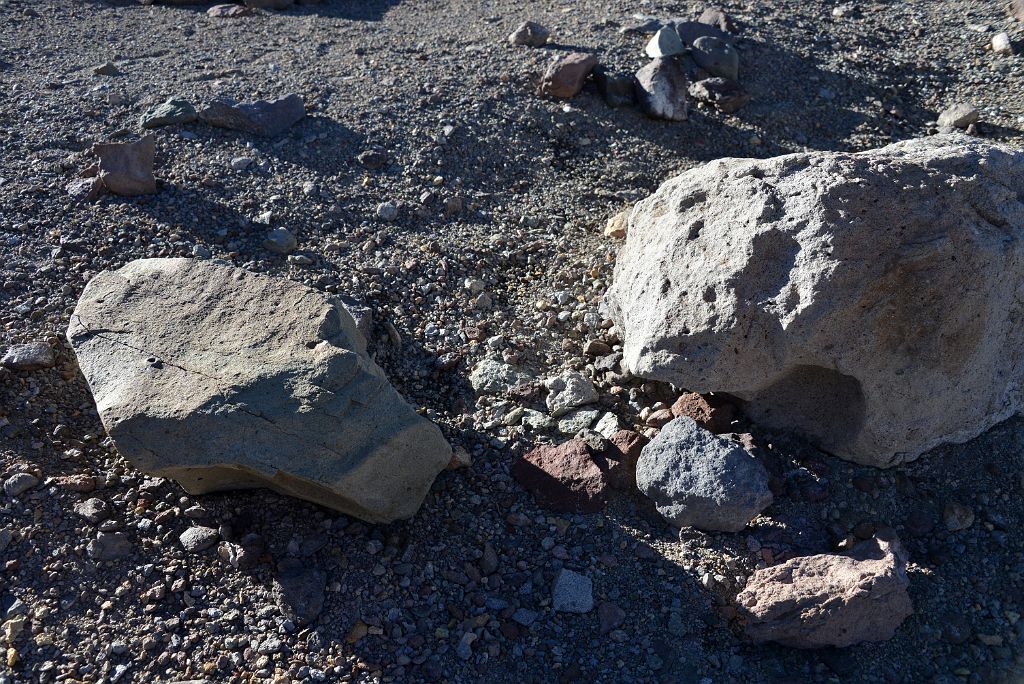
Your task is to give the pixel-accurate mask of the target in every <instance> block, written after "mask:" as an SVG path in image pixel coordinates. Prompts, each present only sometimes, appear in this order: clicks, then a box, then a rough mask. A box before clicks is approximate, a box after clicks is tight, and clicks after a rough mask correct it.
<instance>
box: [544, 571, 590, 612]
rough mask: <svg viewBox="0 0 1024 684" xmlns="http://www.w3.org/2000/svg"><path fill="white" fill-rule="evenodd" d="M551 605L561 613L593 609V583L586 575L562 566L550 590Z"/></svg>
mask: <svg viewBox="0 0 1024 684" xmlns="http://www.w3.org/2000/svg"><path fill="white" fill-rule="evenodd" d="M551 607H552V608H554V609H555V610H556V611H559V612H563V613H589V612H590V611H591V610H593V609H594V583H593V582H592V581H591V579H590V578H589V577H587V576H586V575H581V574H580V573H578V572H573V571H572V570H568V569H566V568H562V569H561V570H560V571H559V572H558V576H556V577H555V584H554V587H553V588H552V590H551Z"/></svg>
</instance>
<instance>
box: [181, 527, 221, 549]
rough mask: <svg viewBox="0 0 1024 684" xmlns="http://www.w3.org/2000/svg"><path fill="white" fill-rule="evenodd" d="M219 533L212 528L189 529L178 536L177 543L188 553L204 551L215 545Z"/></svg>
mask: <svg viewBox="0 0 1024 684" xmlns="http://www.w3.org/2000/svg"><path fill="white" fill-rule="evenodd" d="M219 537H220V533H218V532H217V530H215V529H213V528H212V527H202V526H199V525H197V526H195V527H190V528H188V529H187V530H185V531H184V532H182V533H181V534H180V535H179V536H178V541H180V542H181V545H182V547H184V549H185V550H186V551H188V552H189V553H199V552H200V551H205V550H206V549H208V548H210V547H211V546H213V545H214V544H216V543H217V539H218V538H219Z"/></svg>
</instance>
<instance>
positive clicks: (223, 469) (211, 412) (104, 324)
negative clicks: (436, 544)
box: [68, 259, 452, 522]
mask: <svg viewBox="0 0 1024 684" xmlns="http://www.w3.org/2000/svg"><path fill="white" fill-rule="evenodd" d="M68 339H69V340H70V341H71V344H72V346H73V347H74V349H75V353H76V354H77V356H78V362H79V365H80V367H81V369H82V372H83V373H84V374H85V377H86V379H87V380H88V382H89V386H90V388H91V389H92V392H93V397H94V398H95V400H96V406H97V409H98V410H99V414H100V419H101V420H102V421H103V425H104V426H105V427H106V430H107V433H108V434H109V435H110V437H111V438H112V439H113V441H114V444H115V446H116V447H117V448H118V450H119V451H120V452H121V453H122V454H123V455H124V456H125V457H126V458H128V459H129V460H131V461H132V462H133V463H134V464H135V466H136V467H138V468H139V469H140V470H143V471H145V472H147V473H151V474H154V475H159V476H161V477H168V478H172V479H174V480H177V481H178V482H179V483H180V484H181V485H182V486H183V487H184V488H185V489H186V490H187V491H189V492H191V493H193V494H203V493H206V492H213V491H220V490H226V489H240V488H251V487H268V488H270V489H273V490H276V491H278V492H281V493H284V494H290V495H292V496H297V497H300V498H303V499H307V500H309V501H314V502H316V503H319V504H321V505H324V506H327V507H329V508H333V509H336V510H339V511H342V512H344V513H348V514H350V515H354V516H356V517H358V518H362V519H364V520H367V521H370V522H389V521H392V520H395V519H398V518H408V517H410V516H411V515H413V514H414V513H415V512H416V510H417V509H418V508H419V505H420V502H421V501H422V500H423V497H424V496H425V495H426V492H427V490H428V489H429V487H430V484H431V483H432V482H433V480H434V477H435V476H436V475H437V473H438V472H440V471H441V470H442V469H443V468H444V467H445V466H446V465H447V464H448V462H449V461H450V460H451V456H452V449H451V447H450V446H449V445H448V443H447V442H446V441H445V439H444V437H443V436H442V434H441V431H440V430H439V429H438V428H437V426H436V425H434V424H433V423H431V422H430V421H428V420H426V419H424V418H422V417H420V416H419V415H418V414H417V413H416V412H415V411H414V410H413V408H412V407H411V406H409V405H408V404H407V403H406V402H405V401H404V400H403V399H402V397H401V396H400V395H399V394H398V393H397V392H396V391H395V389H394V388H393V387H392V386H391V384H390V383H389V382H388V381H387V379H386V378H385V377H384V373H383V371H382V370H381V369H380V368H379V367H378V366H377V365H376V364H374V363H373V362H372V361H371V360H370V359H369V358H368V357H367V355H366V342H365V340H364V339H363V337H362V335H361V334H359V332H358V331H357V330H356V325H355V322H354V321H353V320H352V317H351V316H350V315H349V314H348V312H347V311H346V310H345V308H344V307H343V306H342V305H341V304H340V303H339V302H337V301H336V300H334V299H332V298H330V297H328V296H326V295H324V294H323V293H320V292H317V291H315V290H312V289H310V288H307V287H305V286H303V285H300V284H298V283H295V282H292V281H290V280H285V279H280V278H273V277H269V276H264V275H258V274H254V273H251V272H248V271H244V270H242V269H238V268H232V267H229V266H223V265H219V264H216V263H214V262H211V261H208V260H193V259H141V260H138V261H133V262H131V263H129V264H128V265H126V266H124V267H123V268H121V269H119V270H117V271H105V272H103V273H101V274H100V275H98V276H96V277H95V278H94V279H93V280H92V281H90V282H89V284H88V285H87V286H86V288H85V291H84V292H83V293H82V297H81V299H80V300H79V302H78V306H77V307H76V309H75V312H74V314H73V315H72V317H71V323H70V326H69V328H68Z"/></svg>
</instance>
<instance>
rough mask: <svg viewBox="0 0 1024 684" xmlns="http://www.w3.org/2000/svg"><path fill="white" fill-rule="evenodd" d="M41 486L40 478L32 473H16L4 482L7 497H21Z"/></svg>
mask: <svg viewBox="0 0 1024 684" xmlns="http://www.w3.org/2000/svg"><path fill="white" fill-rule="evenodd" d="M37 484H39V478H38V477H36V476H35V475H33V474H32V473H15V474H14V475H11V476H10V477H9V478H7V479H6V480H5V481H4V493H5V494H7V496H21V495H22V494H24V493H25V492H27V491H28V490H30V489H32V488H33V487H35V486H36V485H37Z"/></svg>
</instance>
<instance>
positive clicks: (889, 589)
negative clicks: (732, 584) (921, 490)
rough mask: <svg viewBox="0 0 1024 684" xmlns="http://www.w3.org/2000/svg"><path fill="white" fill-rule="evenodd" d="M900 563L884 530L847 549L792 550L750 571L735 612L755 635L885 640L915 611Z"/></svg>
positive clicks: (802, 644)
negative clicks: (801, 552) (840, 552)
mask: <svg viewBox="0 0 1024 684" xmlns="http://www.w3.org/2000/svg"><path fill="white" fill-rule="evenodd" d="M906 564H907V555H906V552H905V551H904V550H903V547H902V546H901V545H900V542H899V540H898V539H896V538H895V537H894V536H891V535H886V534H884V533H883V534H880V535H879V536H878V537H875V538H873V539H869V540H867V541H864V542H861V543H860V544H858V545H856V546H855V547H854V548H853V549H852V551H851V552H850V555H848V556H841V555H837V554H830V553H824V554H819V555H816V556H802V557H800V558H793V559H791V560H788V561H786V562H785V563H782V564H781V565H775V566H773V567H770V568H764V569H762V570H758V571H756V572H755V573H754V574H753V576H751V578H750V580H748V581H747V585H746V587H744V589H743V591H741V592H740V593H739V595H738V596H737V597H736V609H737V614H738V615H739V616H740V618H741V619H742V620H743V621H744V623H745V624H744V633H745V634H746V636H747V637H748V638H750V639H751V640H752V641H755V642H765V641H774V642H776V643H779V644H782V645H783V646H791V647H794V648H822V647H825V646H837V647H843V646H852V645H853V644H858V643H860V642H863V641H885V640H886V639H889V638H891V637H892V635H893V634H894V633H895V632H896V628H897V627H899V626H900V623H902V622H903V620H905V619H906V618H907V617H908V616H910V615H911V614H913V612H914V608H913V605H912V604H911V601H910V595H909V594H908V593H907V587H908V586H909V584H910V582H909V580H908V579H907V572H906Z"/></svg>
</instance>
